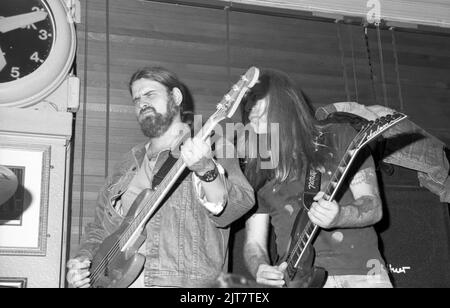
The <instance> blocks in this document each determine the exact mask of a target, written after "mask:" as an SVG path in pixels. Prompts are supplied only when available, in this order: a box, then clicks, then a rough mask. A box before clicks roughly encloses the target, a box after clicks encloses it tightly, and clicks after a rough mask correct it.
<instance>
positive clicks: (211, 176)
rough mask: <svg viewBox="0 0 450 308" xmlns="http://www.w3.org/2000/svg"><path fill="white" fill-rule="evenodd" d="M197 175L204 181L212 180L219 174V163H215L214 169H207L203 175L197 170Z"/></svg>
mask: <svg viewBox="0 0 450 308" xmlns="http://www.w3.org/2000/svg"><path fill="white" fill-rule="evenodd" d="M195 175H196V176H197V177H198V178H199V179H200V180H201V181H203V182H212V181H214V180H215V179H216V178H217V176H218V175H219V170H218V169H217V165H216V164H214V169H213V170H209V171H206V172H205V174H203V175H199V174H198V173H197V172H195Z"/></svg>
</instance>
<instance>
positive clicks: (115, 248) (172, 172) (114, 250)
mask: <svg viewBox="0 0 450 308" xmlns="http://www.w3.org/2000/svg"><path fill="white" fill-rule="evenodd" d="M181 165H182V160H181V159H178V161H177V162H176V163H175V165H174V166H173V167H172V168H171V169H170V171H169V172H168V174H167V175H166V176H165V178H164V179H163V181H162V182H161V184H160V186H161V187H165V186H167V184H168V183H167V182H169V181H170V180H171V179H172V177H173V176H174V175H175V174H176V173H177V172H178V171H179V169H180V167H181ZM161 192H162V191H161ZM160 195H161V194H160V193H159V194H158V193H156V194H154V195H152V196H151V197H150V198H149V200H148V202H147V203H146V205H145V206H143V207H142V208H141V209H140V210H139V213H138V214H137V215H135V217H134V218H133V220H132V222H131V223H130V225H129V226H128V228H127V229H126V230H125V231H124V232H123V233H122V235H121V236H120V237H119V239H118V240H117V241H116V242H115V244H114V245H113V246H112V248H111V249H110V250H109V252H108V253H107V254H106V255H105V257H103V259H102V260H101V261H100V263H99V264H98V265H97V266H96V268H95V269H94V271H93V272H92V274H91V284H92V283H93V282H94V281H96V280H97V278H99V277H98V276H99V275H100V273H101V272H102V271H103V269H104V268H105V266H106V264H108V262H109V261H110V260H112V259H113V258H114V257H115V256H116V255H117V252H118V249H119V248H120V244H121V242H122V241H123V240H124V239H125V237H126V236H127V234H128V232H129V231H130V230H131V228H132V227H133V228H135V226H136V221H137V220H138V218H139V220H142V219H143V217H142V216H144V217H145V215H143V212H144V210H145V211H147V208H148V205H149V204H154V203H155V202H156V199H158V198H159V197H160ZM154 199H155V200H154Z"/></svg>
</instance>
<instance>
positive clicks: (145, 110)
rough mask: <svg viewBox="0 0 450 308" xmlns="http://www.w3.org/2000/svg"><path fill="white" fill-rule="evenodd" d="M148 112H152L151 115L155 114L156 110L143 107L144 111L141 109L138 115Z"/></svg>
mask: <svg viewBox="0 0 450 308" xmlns="http://www.w3.org/2000/svg"><path fill="white" fill-rule="evenodd" d="M148 110H152V111H153V113H154V114H156V109H155V108H153V107H151V106H148V107H145V108H144V109H141V111H139V115H140V116H141V115H142V114H143V113H145V112H147V111H148Z"/></svg>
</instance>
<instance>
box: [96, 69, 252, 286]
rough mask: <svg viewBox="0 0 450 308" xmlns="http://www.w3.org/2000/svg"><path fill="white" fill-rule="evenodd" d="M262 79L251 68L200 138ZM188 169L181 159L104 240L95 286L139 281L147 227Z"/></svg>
mask: <svg viewBox="0 0 450 308" xmlns="http://www.w3.org/2000/svg"><path fill="white" fill-rule="evenodd" d="M258 78H259V70H258V69H257V68H256V67H251V68H250V69H249V70H248V71H247V72H246V73H245V74H244V75H243V76H242V77H241V79H240V80H239V82H237V83H236V84H235V85H233V87H232V88H231V90H230V91H229V92H228V93H227V94H226V95H225V96H224V97H223V98H222V100H221V101H220V103H219V104H218V105H217V110H216V112H215V113H214V114H213V115H212V116H211V117H210V118H209V119H208V121H207V122H206V123H205V124H204V125H203V127H202V129H201V130H200V131H199V132H198V133H197V135H196V136H197V137H199V138H201V139H202V140H206V139H207V138H208V137H209V135H210V134H211V132H212V131H213V129H214V127H215V126H216V125H217V124H218V123H219V122H221V121H222V120H224V119H227V118H231V117H232V116H233V115H234V113H235V112H236V109H237V107H238V106H239V104H240V102H241V100H242V98H243V97H244V95H245V94H246V92H247V91H248V90H249V89H250V88H252V87H253V86H254V85H255V84H256V82H257V80H258ZM185 168H186V164H185V163H184V162H183V160H182V159H181V158H179V159H178V160H177V161H176V162H175V163H174V164H173V166H172V167H171V168H170V170H169V171H168V172H167V174H166V175H165V177H164V178H163V179H162V181H161V182H160V183H159V185H158V186H157V187H153V189H150V188H148V189H145V190H143V191H142V192H141V193H140V194H139V195H138V197H137V198H136V200H135V201H134V202H133V204H132V205H131V207H130V210H129V211H128V213H127V215H126V217H125V218H124V220H123V222H122V223H121V225H120V226H119V228H118V229H117V230H116V231H115V232H114V233H112V234H111V235H110V236H108V237H107V238H106V239H105V240H104V241H103V243H102V244H101V245H100V247H99V249H98V252H97V253H96V255H95V256H94V258H93V260H92V265H91V270H90V271H91V276H90V278H91V282H90V283H91V287H93V288H126V287H128V286H129V285H131V284H132V283H133V282H134V281H135V280H136V278H137V277H138V276H139V274H140V273H141V271H142V269H143V267H144V263H145V256H143V255H142V254H140V253H138V250H139V247H141V246H142V244H143V243H144V242H145V240H146V231H145V226H146V224H147V222H148V221H149V219H150V218H151V217H152V216H153V214H154V213H155V212H156V210H157V209H158V208H159V207H160V206H161V205H162V203H163V200H164V199H165V197H166V196H167V194H168V192H169V191H170V190H171V188H172V187H173V185H174V184H175V183H176V180H177V179H178V178H179V177H180V176H181V174H182V173H183V171H184V170H185Z"/></svg>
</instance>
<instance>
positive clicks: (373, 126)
mask: <svg viewBox="0 0 450 308" xmlns="http://www.w3.org/2000/svg"><path fill="white" fill-rule="evenodd" d="M407 117H408V116H407V115H405V114H403V113H400V112H395V113H393V114H388V115H386V116H383V117H380V118H377V119H376V120H375V121H370V122H369V123H368V124H366V126H364V127H363V128H362V130H361V131H360V135H361V140H359V143H358V148H362V147H363V146H365V145H366V144H367V143H369V142H371V141H372V140H374V139H375V138H376V137H378V136H379V135H380V134H382V133H384V132H385V131H386V130H388V129H389V128H391V127H392V126H394V125H396V124H397V123H399V122H400V121H403V120H404V119H406V118H407Z"/></svg>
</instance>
